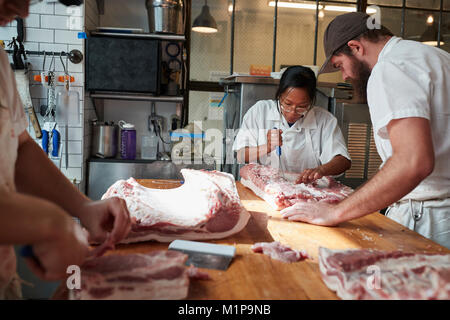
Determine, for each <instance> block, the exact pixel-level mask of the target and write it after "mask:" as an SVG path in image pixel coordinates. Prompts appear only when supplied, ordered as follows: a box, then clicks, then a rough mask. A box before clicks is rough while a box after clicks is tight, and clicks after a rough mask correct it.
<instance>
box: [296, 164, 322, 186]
mask: <svg viewBox="0 0 450 320" xmlns="http://www.w3.org/2000/svg"><path fill="white" fill-rule="evenodd" d="M323 176H324V173H323V171H322V168H321V167H320V166H319V167H317V168H314V169H305V170H303V172H302V173H300V175H299V176H298V178H297V180H296V181H295V183H310V182H313V181H316V180H317V179H320V178H322V177H323Z"/></svg>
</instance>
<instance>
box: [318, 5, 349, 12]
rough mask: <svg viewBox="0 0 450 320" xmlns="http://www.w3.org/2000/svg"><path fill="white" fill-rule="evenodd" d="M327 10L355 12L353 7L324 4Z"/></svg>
mask: <svg viewBox="0 0 450 320" xmlns="http://www.w3.org/2000/svg"><path fill="white" fill-rule="evenodd" d="M325 10H327V11H339V12H356V8H355V7H345V6H325Z"/></svg>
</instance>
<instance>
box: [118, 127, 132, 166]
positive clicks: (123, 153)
mask: <svg viewBox="0 0 450 320" xmlns="http://www.w3.org/2000/svg"><path fill="white" fill-rule="evenodd" d="M119 127H120V157H121V158H122V159H126V160H134V159H136V129H135V128H134V124H131V123H126V122H125V121H123V120H120V121H119Z"/></svg>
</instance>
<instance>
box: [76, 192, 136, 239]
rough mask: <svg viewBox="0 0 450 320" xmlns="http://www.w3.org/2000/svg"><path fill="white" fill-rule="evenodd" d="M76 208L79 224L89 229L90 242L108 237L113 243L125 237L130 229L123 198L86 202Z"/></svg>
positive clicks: (128, 215) (129, 220)
mask: <svg viewBox="0 0 450 320" xmlns="http://www.w3.org/2000/svg"><path fill="white" fill-rule="evenodd" d="M78 210H80V214H79V215H78V217H80V220H81V224H82V225H83V226H84V227H85V228H86V229H87V230H88V231H89V241H90V242H97V243H101V242H103V241H105V240H106V239H108V241H110V242H111V243H112V244H115V243H118V242H120V241H121V240H123V239H125V238H126V237H127V235H128V233H129V232H130V230H131V219H130V213H129V212H128V209H127V204H126V203H125V200H123V199H120V198H116V197H115V198H109V199H106V200H101V201H93V202H87V203H86V204H84V205H83V206H81V207H80V208H79V209H78Z"/></svg>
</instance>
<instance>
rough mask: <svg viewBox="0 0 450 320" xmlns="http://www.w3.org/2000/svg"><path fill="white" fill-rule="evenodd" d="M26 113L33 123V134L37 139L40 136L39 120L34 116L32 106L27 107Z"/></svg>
mask: <svg viewBox="0 0 450 320" xmlns="http://www.w3.org/2000/svg"><path fill="white" fill-rule="evenodd" d="M27 111H28V115H29V117H30V121H31V124H32V125H33V129H34V134H35V136H36V138H37V139H40V138H42V131H41V126H40V125H39V121H38V119H37V117H36V113H35V112H34V108H33V106H31V107H29V108H28V110H27Z"/></svg>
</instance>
